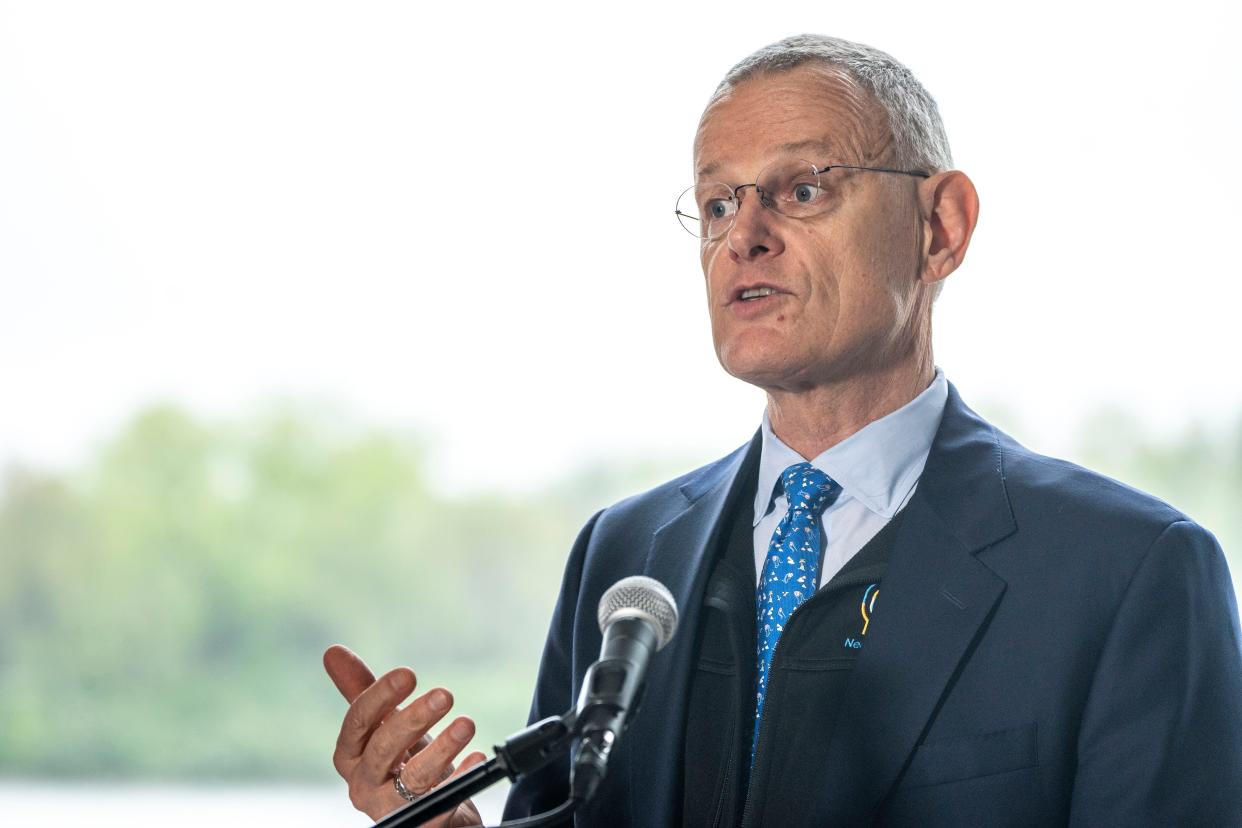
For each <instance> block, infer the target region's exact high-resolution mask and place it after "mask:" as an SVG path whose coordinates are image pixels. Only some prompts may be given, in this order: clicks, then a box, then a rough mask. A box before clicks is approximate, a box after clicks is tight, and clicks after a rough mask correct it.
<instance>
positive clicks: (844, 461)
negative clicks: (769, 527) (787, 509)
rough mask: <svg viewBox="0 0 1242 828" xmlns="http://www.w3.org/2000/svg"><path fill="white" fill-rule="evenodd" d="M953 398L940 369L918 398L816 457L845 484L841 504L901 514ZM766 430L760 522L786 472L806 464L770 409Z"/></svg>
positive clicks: (816, 463) (761, 464)
mask: <svg viewBox="0 0 1242 828" xmlns="http://www.w3.org/2000/svg"><path fill="white" fill-rule="evenodd" d="M948 396H949V385H948V381H947V380H946V379H945V376H944V371H942V370H941V369H940V368H936V374H935V376H934V377H933V378H932V381H931V384H930V385H928V386H927V388H925V389H924V390H923V392H922V393H921V394H919V395H918V396H917V397H915V398H914V399H912V400H911V401H910V402H908V403H906V404H905V405H903V406H902V407H901V408H899V409H897V410H896V411H894V412H892V413H891V414H888V415H886V416H884V417H881V418H880V419H878V420H874V421H872V422H870V423H868V424H867V425H865V426H863V427H862V428H861V429H859V430H858V431H856V432H855V433H853V434H851V435H850V436H849V437H847V438H846V439H844V440H842V441H841V442H840V443H837V444H836V445H835V446H833V447H832V448H830V449H828V450H827V451H825V452H824V453H823V454H820V455H819V456H818V457H816V458H815V459H813V460H811V465H812V466H814V467H815V468H817V469H819V470H820V471H822V472H824V473H825V474H827V475H828V476H829V477H831V478H832V479H833V480H835V481H837V482H838V483H840V484H841V489H842V491H841V496H840V497H839V498H838V499H837V503H842V502H844V501H845V500H846V499H848V498H851V497H852V498H855V499H857V500H858V501H860V502H861V503H862V504H863V505H864V506H866V507H867V508H868V509H870V510H871V511H872V512H875V513H876V514H878V515H880V516H882V517H885V518H891V517H892V516H893V515H894V514H896V513H897V510H898V509H900V508H901V507H902V506H903V505H905V502H906V499H907V498H908V497H909V495H910V492H911V491H913V490H914V484H915V483H917V482H918V479H919V475H921V474H922V473H923V466H924V465H925V464H926V463H927V455H928V453H929V452H930V451H931V444H932V438H933V437H935V436H936V430H937V429H938V428H939V427H940V417H941V415H942V414H943V413H944V404H945V400H947V399H948ZM762 431H763V446H762V449H761V453H760V457H759V486H758V488H757V489H756V491H755V525H758V523H759V521H760V520H761V519H762V518H763V516H764V515H766V514H767V513H768V510H769V509H770V508H771V506H772V503H773V500H774V496H775V491H774V490H775V489H776V484H777V481H779V480H780V476H781V472H783V471H784V470H785V469H787V468H789V467H790V466H791V465H793V464H794V463H801V462H805V460H804V458H803V457H802V456H801V455H799V454H798V453H797V452H796V451H794V450H793V449H791V448H790V447H789V446H787V445H785V444H784V443H783V442H781V439H780V438H779V437H777V436H776V434H775V432H773V431H772V424H771V422H770V421H769V420H768V413H767V411H766V410H765V411H764V412H763V427H762Z"/></svg>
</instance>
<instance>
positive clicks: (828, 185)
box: [676, 159, 931, 241]
mask: <svg viewBox="0 0 1242 828" xmlns="http://www.w3.org/2000/svg"><path fill="white" fill-rule="evenodd" d="M831 170H865V171H867V172H878V173H892V174H894V175H913V176H916V177H918V178H930V177H931V173H926V172H922V171H921V170H893V169H889V168H887V167H856V166H854V165H852V164H830V165H827V166H824V167H818V166H816V165H815V164H812V163H810V162H809V161H803V160H801V159H796V160H794V159H787V160H783V161H775V162H773V163H771V164H769V165H768V166H766V167H764V168H763V169H762V170H761V171H760V172H759V175H758V177H756V178H755V183H753V184H740V185H738V186H737V187H730V186H729V185H727V184H721V183H719V182H715V181H708V182H704V183H702V184H696V185H695V186H693V187H690V188H689V189H687V190H686V191H685V192H683V193H682V194H681V195H680V196H678V198H677V209H676V214H677V220H678V221H680V222H681V226H682V227H684V228H686V231H687V232H688V233H690V235H692V236H695V237H696V238H699V239H704V240H706V241H715V240H716V239H718V238H720V237H721V236H723V235H724V234H725V233H728V232H729V228H730V227H732V226H733V217H734V216H736V215H737V211H738V208H739V206H740V204H741V200H742V197H741V192H742V190H744V189H746V188H747V187H754V188H755V193H756V194H757V195H758V196H759V203H760V204H762V205H763V206H764V207H767V208H768V209H769V210H774V211H776V212H777V213H780V214H781V215H782V216H788V217H790V218H797V219H804V218H811V217H812V216H817V215H819V214H820V213H824V212H826V211H827V210H828V209H829V208H830V207H832V205H833V204H834V203H835V202H836V200H837V195H838V193H837V191H836V184H837V179H838V178H839V176H829V174H828V173H829V172H830V171H831Z"/></svg>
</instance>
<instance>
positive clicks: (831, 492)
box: [781, 463, 841, 512]
mask: <svg viewBox="0 0 1242 828" xmlns="http://www.w3.org/2000/svg"><path fill="white" fill-rule="evenodd" d="M781 483H782V484H783V485H784V487H785V497H787V498H789V508H790V509H792V510H794V511H803V510H812V509H813V510H815V511H816V512H822V511H823V510H824V509H825V508H826V507H827V506H828V504H829V503H830V502H831V501H832V500H833V499H835V498H836V495H837V494H838V493H839V492H840V491H841V487H840V486H839V485H838V484H837V481H835V480H833V479H832V478H831V477H829V476H828V475H826V474H824V473H823V472H822V471H820V470H819V469H817V468H815V467H814V466H812V465H811V464H810V463H794V464H793V465H792V466H790V467H789V468H787V469H785V471H783V472H782V473H781Z"/></svg>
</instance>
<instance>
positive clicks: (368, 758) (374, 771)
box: [358, 687, 453, 785]
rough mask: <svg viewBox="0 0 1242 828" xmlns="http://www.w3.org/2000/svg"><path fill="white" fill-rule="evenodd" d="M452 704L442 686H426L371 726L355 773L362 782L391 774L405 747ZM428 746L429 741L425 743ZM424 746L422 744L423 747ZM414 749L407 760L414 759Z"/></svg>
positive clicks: (375, 782)
mask: <svg viewBox="0 0 1242 828" xmlns="http://www.w3.org/2000/svg"><path fill="white" fill-rule="evenodd" d="M452 706H453V696H452V694H451V693H449V691H447V690H445V689H444V688H443V687H437V688H436V689H434V690H429V691H428V692H426V693H424V694H423V695H421V696H419V697H418V698H416V699H415V700H414V701H412V702H410V703H409V704H408V705H406V707H405V709H404V710H401V711H398V712H397V713H394V714H393V715H391V716H389V717H388V718H387V719H386V720H385V721H384V723H383V724H382V725H380V726H379V727H377V728H376V729H375V732H374V733H373V734H372V735H371V739H370V741H369V742H368V743H367V746H366V748H365V749H364V750H363V753H362V761H361V762H359V764H358V774H359V776H360V778H361V779H362V780H363V781H364V782H368V783H370V784H372V785H379V784H382V783H383V782H384V780H385V779H387V778H388V777H390V776H392V769H393V767H394V766H395V765H397V764H398V763H399V761H400V759H401V757H402V755H403V754H404V753H405V750H406V748H408V747H409V746H410V745H411V744H413V743H414V742H416V741H418V740H419V739H421V738H422V737H423V735H425V734H426V733H427V731H428V730H430V729H431V726H432V725H434V724H435V723H436V722H438V721H440V720H441V719H442V718H444V716H445V714H446V713H448V712H449V710H450V709H451V708H452ZM428 747H430V745H428ZM424 750H425V748H424ZM417 759H418V752H416V753H415V754H414V755H413V756H411V757H410V759H409V760H407V761H417Z"/></svg>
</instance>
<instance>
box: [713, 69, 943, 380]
mask: <svg viewBox="0 0 1242 828" xmlns="http://www.w3.org/2000/svg"><path fill="white" fill-rule="evenodd" d="M890 151H891V137H890V132H889V129H888V127H887V125H886V123H885V122H884V119H883V116H882V115H881V113H880V111H879V107H878V106H876V105H875V104H874V102H873V101H872V99H871V98H870V96H869V95H868V93H867V92H866V91H865V90H863V89H862V88H860V87H858V86H857V84H855V83H854V82H852V81H850V80H849V79H847V78H845V77H844V76H843V75H841V74H839V73H837V72H836V71H835V70H833V69H832V68H831V67H826V66H819V65H804V66H800V67H798V68H796V69H793V70H791V71H787V72H782V73H779V74H775V75H768V76H764V77H758V78H754V79H751V80H749V81H746V82H744V83H742V84H741V85H740V86H738V87H736V88H734V89H733V90H731V91H730V92H729V93H727V94H726V95H724V96H723V97H721V98H719V99H717V100H716V101H715V102H714V103H713V104H712V105H711V106H709V107H708V109H707V111H706V112H704V114H703V118H702V120H701V121H700V123H699V130H698V133H697V135H696V136H695V143H694V161H695V170H696V173H697V175H696V183H701V182H707V181H716V182H721V183H724V184H727V185H729V186H731V187H736V186H738V185H741V184H750V183H752V182H754V181H755V179H756V176H757V175H758V174H759V172H760V171H761V170H763V169H764V168H765V167H766V166H767V165H769V164H770V163H772V162H773V161H776V160H778V159H784V158H798V159H805V160H806V161H808V162H810V163H813V164H815V165H817V166H818V167H820V168H822V167H824V166H826V165H829V164H856V165H865V166H877V165H878V166H891V165H892V158H891V157H890ZM822 181H823V182H824V186H825V189H826V196H825V197H826V198H828V199H829V201H828V204H829V207H828V209H827V211H826V212H824V213H823V214H821V215H817V216H814V217H812V218H806V219H797V218H790V217H786V216H783V215H780V214H778V213H776V212H775V211H773V210H770V209H767V208H765V207H764V206H762V205H761V204H760V203H759V199H758V198H756V195H755V189H754V188H753V187H748V188H746V189H744V190H742V192H741V206H740V208H739V210H738V212H737V215H736V216H735V218H734V221H733V226H732V227H731V228H730V230H729V232H728V233H727V234H726V235H725V236H723V237H722V238H719V239H716V240H714V241H710V242H704V243H703V248H702V251H701V259H702V264H703V274H704V276H705V277H706V281H707V298H708V309H709V312H710V314H711V322H712V337H713V339H714V341H715V346H716V355H717V356H718V357H719V359H720V363H721V365H723V366H724V368H725V370H726V371H728V372H729V373H730V374H732V375H734V376H735V377H738V378H739V379H742V380H745V381H746V382H750V383H753V384H755V385H758V386H760V387H761V388H765V389H767V390H776V389H780V390H784V391H800V390H806V389H809V388H812V387H816V386H821V385H824V384H827V383H832V382H838V381H841V380H843V379H848V378H851V377H855V376H858V375H861V374H865V373H868V372H875V371H877V370H881V369H883V368H885V367H887V366H891V365H892V364H893V363H894V362H896V361H897V360H899V359H901V358H902V357H903V356H905V355H907V354H908V353H909V351H910V349H911V348H912V347H913V346H914V340H915V330H916V328H917V326H918V324H919V319H920V317H921V315H923V314H927V313H930V311H929V307H930V302H931V295H932V287H933V286H932V285H930V284H925V283H923V282H920V280H919V274H920V270H921V264H922V252H923V224H922V221H921V219H920V216H919V211H918V206H917V205H918V202H917V187H918V184H917V182H918V181H919V179H915V178H911V177H908V176H898V175H889V174H885V173H874V172H862V171H850V170H832V171H831V172H829V173H828V174H827V175H826V176H824V177H823V179H822ZM756 287H768V288H772V289H774V290H775V291H776V292H775V293H774V294H772V295H770V296H765V297H762V298H757V299H742V298H741V295H742V292H743V291H745V290H747V289H750V288H756Z"/></svg>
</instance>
